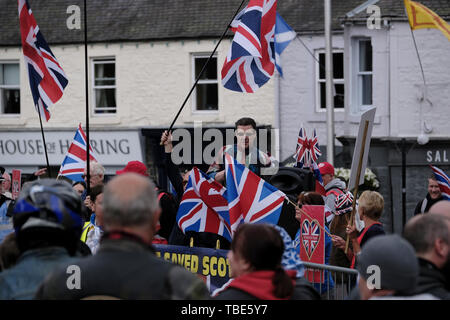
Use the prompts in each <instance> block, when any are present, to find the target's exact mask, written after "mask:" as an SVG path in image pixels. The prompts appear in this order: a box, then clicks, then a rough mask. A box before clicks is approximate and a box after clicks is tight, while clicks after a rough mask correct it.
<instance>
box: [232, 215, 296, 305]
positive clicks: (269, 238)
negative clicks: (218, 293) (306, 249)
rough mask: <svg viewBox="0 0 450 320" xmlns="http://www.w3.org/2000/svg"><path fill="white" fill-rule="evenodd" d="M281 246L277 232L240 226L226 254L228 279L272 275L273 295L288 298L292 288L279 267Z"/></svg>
mask: <svg viewBox="0 0 450 320" xmlns="http://www.w3.org/2000/svg"><path fill="white" fill-rule="evenodd" d="M283 253H284V243H283V239H282V238H281V236H280V234H279V232H278V231H277V230H276V229H275V228H273V227H272V226H270V225H268V224H248V223H244V224H241V225H240V226H239V227H238V228H237V230H236V233H235V235H234V237H233V241H232V242H231V250H230V251H228V260H229V261H230V268H231V277H233V278H237V277H240V276H243V275H245V274H248V273H251V272H254V271H261V270H266V271H275V275H274V278H273V280H272V283H273V285H274V295H275V296H276V297H279V298H284V297H287V296H289V295H291V294H292V291H293V284H292V281H291V279H290V278H289V276H288V275H287V274H286V273H285V271H284V269H283V268H282V266H281V258H282V256H283Z"/></svg>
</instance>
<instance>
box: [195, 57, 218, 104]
mask: <svg viewBox="0 0 450 320" xmlns="http://www.w3.org/2000/svg"><path fill="white" fill-rule="evenodd" d="M208 58H209V55H193V56H192V65H193V68H192V69H193V73H192V79H193V80H192V81H193V83H194V82H195V80H196V79H197V77H198V75H199V74H200V72H201V70H202V68H203V66H204V65H205V63H206V62H207V61H208ZM218 90H219V89H218V81H217V58H216V57H213V58H211V60H210V61H209V63H208V65H207V66H206V69H205V71H204V72H203V74H202V76H201V77H200V79H199V81H198V82H197V85H196V87H195V91H194V95H193V96H194V108H193V109H194V111H216V110H218V109H219V94H218Z"/></svg>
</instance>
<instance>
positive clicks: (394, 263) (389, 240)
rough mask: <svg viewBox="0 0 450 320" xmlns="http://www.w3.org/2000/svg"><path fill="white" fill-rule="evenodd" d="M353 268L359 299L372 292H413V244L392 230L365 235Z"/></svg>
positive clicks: (416, 265) (416, 268)
mask: <svg viewBox="0 0 450 320" xmlns="http://www.w3.org/2000/svg"><path fill="white" fill-rule="evenodd" d="M357 269H358V272H359V275H360V278H359V284H358V288H359V293H360V297H361V299H362V300H368V299H370V298H372V297H375V296H387V295H394V296H409V295H411V294H413V293H414V290H415V288H416V285H417V279H418V276H419V263H418V261H417V258H416V255H415V253H414V249H413V247H412V246H411V245H410V244H409V243H408V242H407V241H406V240H405V239H403V238H401V237H400V236H398V235H396V234H393V235H382V236H377V237H373V238H371V239H369V240H368V241H367V242H366V244H365V245H364V249H363V250H361V254H360V255H359V256H358V263H357Z"/></svg>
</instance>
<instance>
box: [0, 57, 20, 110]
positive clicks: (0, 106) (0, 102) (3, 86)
mask: <svg viewBox="0 0 450 320" xmlns="http://www.w3.org/2000/svg"><path fill="white" fill-rule="evenodd" d="M4 64H17V65H18V67H19V83H18V84H17V85H10V84H9V85H7V84H0V116H2V117H11V118H17V117H20V116H21V114H22V108H21V103H20V102H21V101H20V100H21V97H20V93H21V90H20V60H0V65H4ZM3 89H16V90H19V108H20V112H19V113H5V112H4V110H3V109H4V106H3V99H2V91H3Z"/></svg>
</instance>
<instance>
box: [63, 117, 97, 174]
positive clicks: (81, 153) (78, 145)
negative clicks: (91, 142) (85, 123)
mask: <svg viewBox="0 0 450 320" xmlns="http://www.w3.org/2000/svg"><path fill="white" fill-rule="evenodd" d="M86 140H87V139H86V135H85V133H84V131H83V128H81V123H80V124H79V125H78V130H77V132H76V133H75V137H74V138H73V142H72V144H71V145H70V147H69V150H68V151H67V154H66V157H65V158H64V161H63V162H62V164H61V168H60V169H59V173H58V175H59V176H64V177H67V178H69V179H70V180H72V181H84V179H83V177H82V175H83V173H84V169H85V168H86V159H87V157H86V156H87V152H86ZM89 159H90V160H91V161H97V159H96V157H95V154H94V152H93V150H92V147H90V146H89Z"/></svg>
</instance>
